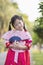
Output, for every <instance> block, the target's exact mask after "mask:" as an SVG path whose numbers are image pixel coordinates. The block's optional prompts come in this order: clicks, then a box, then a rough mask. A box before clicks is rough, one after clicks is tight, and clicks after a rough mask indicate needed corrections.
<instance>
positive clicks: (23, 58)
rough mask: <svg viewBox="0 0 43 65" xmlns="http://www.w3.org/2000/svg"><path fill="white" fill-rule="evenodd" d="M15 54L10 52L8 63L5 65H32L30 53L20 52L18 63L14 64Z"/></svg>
mask: <svg viewBox="0 0 43 65" xmlns="http://www.w3.org/2000/svg"><path fill="white" fill-rule="evenodd" d="M14 58H15V52H14V51H12V50H11V49H9V50H8V53H7V57H6V61H5V64H4V65H30V54H29V52H28V51H25V52H20V53H19V54H18V62H17V63H16V62H14Z"/></svg>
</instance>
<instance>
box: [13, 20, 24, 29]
mask: <svg viewBox="0 0 43 65" xmlns="http://www.w3.org/2000/svg"><path fill="white" fill-rule="evenodd" d="M23 26H24V24H23V21H22V20H19V19H16V21H15V23H14V27H15V29H16V30H23Z"/></svg>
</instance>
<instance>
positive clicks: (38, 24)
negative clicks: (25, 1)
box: [33, 2, 43, 43]
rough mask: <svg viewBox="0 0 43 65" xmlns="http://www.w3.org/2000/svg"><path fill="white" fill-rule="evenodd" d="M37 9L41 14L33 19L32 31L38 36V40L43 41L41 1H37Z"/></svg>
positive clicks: (42, 8) (42, 3)
mask: <svg viewBox="0 0 43 65" xmlns="http://www.w3.org/2000/svg"><path fill="white" fill-rule="evenodd" d="M39 10H40V11H39V13H41V16H40V17H38V18H37V19H36V20H35V23H34V29H33V31H34V33H36V34H37V36H38V38H39V40H38V42H39V43H43V11H42V10H43V2H40V3H39Z"/></svg>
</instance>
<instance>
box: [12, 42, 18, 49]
mask: <svg viewBox="0 0 43 65" xmlns="http://www.w3.org/2000/svg"><path fill="white" fill-rule="evenodd" d="M13 45H14V48H15V49H18V48H19V42H17V41H15V42H14V43H13Z"/></svg>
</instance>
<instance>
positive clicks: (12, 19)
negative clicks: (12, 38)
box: [8, 15, 26, 31]
mask: <svg viewBox="0 0 43 65" xmlns="http://www.w3.org/2000/svg"><path fill="white" fill-rule="evenodd" d="M16 19H19V20H22V21H23V19H22V17H21V16H18V15H14V16H13V17H12V18H11V21H10V23H9V29H8V30H9V31H10V30H11V25H12V26H13V27H14V23H15V21H16ZM23 23H24V22H23ZM24 30H26V29H25V24H24Z"/></svg>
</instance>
